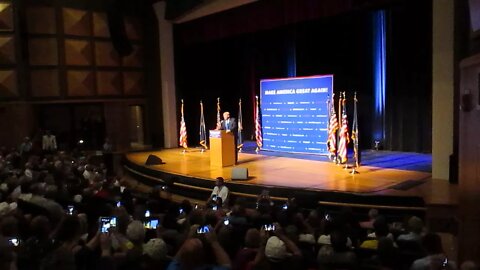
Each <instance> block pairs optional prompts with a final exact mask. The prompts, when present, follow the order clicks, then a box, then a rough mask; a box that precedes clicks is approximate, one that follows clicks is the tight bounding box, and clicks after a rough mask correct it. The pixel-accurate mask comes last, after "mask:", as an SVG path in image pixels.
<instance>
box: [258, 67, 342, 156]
mask: <svg viewBox="0 0 480 270" xmlns="http://www.w3.org/2000/svg"><path fill="white" fill-rule="evenodd" d="M260 91H261V99H260V102H261V113H262V115H261V116H262V129H263V147H262V149H263V150H272V151H283V152H293V153H312V154H328V151H327V146H326V142H327V135H328V134H327V124H328V108H327V100H328V98H329V96H331V95H332V92H333V75H321V76H312V77H297V78H285V79H268V80H261V81H260Z"/></svg>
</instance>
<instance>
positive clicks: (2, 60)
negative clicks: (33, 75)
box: [0, 36, 15, 65]
mask: <svg viewBox="0 0 480 270" xmlns="http://www.w3.org/2000/svg"><path fill="white" fill-rule="evenodd" d="M14 63H15V44H14V39H13V37H8V36H5V37H0V64H4V65H11V64H14Z"/></svg>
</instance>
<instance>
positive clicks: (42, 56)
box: [28, 38, 58, 66]
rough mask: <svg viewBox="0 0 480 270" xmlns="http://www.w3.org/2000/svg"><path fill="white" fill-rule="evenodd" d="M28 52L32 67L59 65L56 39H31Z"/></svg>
mask: <svg viewBox="0 0 480 270" xmlns="http://www.w3.org/2000/svg"><path fill="white" fill-rule="evenodd" d="M28 51H29V62H30V65H33V66H37V65H58V50H57V39H56V38H31V39H30V40H29V41H28Z"/></svg>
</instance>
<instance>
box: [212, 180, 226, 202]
mask: <svg viewBox="0 0 480 270" xmlns="http://www.w3.org/2000/svg"><path fill="white" fill-rule="evenodd" d="M228 195H229V190H228V188H227V186H225V180H224V179H223V177H217V181H216V183H215V187H214V188H213V191H212V194H211V195H210V198H209V199H208V202H207V204H212V203H215V202H214V201H216V200H217V197H220V198H222V202H223V205H227V203H228V201H227V200H228Z"/></svg>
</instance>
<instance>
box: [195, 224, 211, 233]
mask: <svg viewBox="0 0 480 270" xmlns="http://www.w3.org/2000/svg"><path fill="white" fill-rule="evenodd" d="M209 231H210V229H209V228H208V226H207V225H205V226H201V227H198V229H197V233H198V234H204V233H207V232H209Z"/></svg>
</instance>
